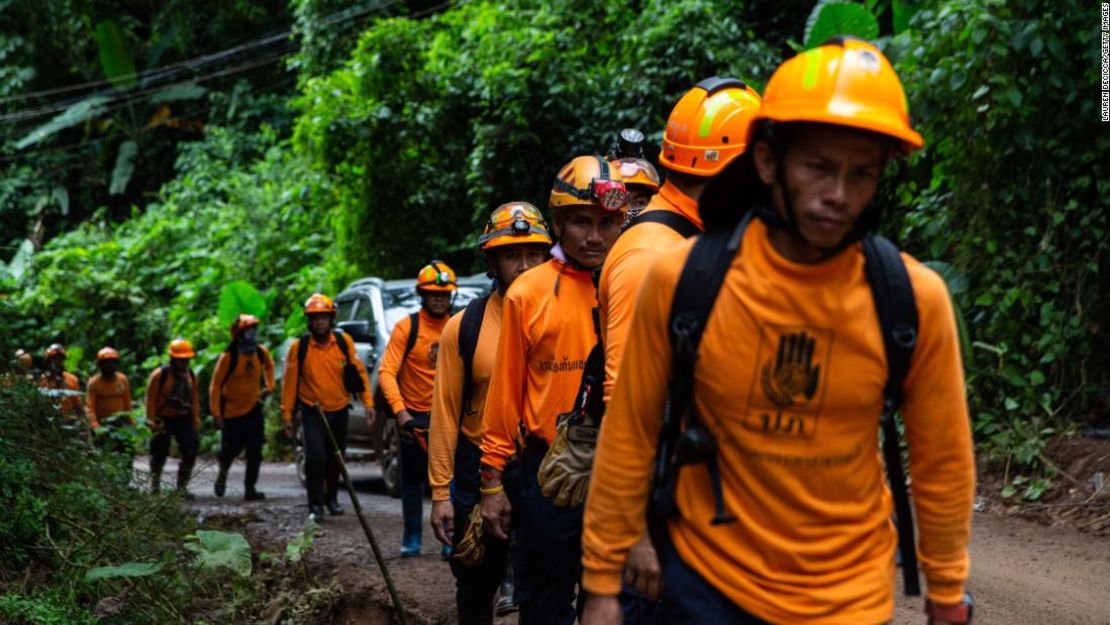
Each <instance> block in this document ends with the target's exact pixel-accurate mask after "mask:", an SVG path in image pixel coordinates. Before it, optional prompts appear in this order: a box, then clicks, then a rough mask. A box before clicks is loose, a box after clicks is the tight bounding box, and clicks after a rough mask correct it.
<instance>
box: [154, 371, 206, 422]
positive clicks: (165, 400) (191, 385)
mask: <svg viewBox="0 0 1110 625" xmlns="http://www.w3.org/2000/svg"><path fill="white" fill-rule="evenodd" d="M163 369H165V370H166V372H165V375H167V376H169V379H167V380H165V381H163V379H162V376H163V373H162V370H163ZM179 382H183V383H184V384H186V385H187V386H186V387H185V389H184V397H185V399H187V401H188V408H182V407H181V402H171V401H170V398H171V396H173V394H174V392H175V391H176V390H177V388H176V387H177V385H178V383H179ZM187 416H192V417H193V427H194V428H199V427H200V395H199V394H198V393H197V380H196V377H194V376H193V375H192V374H191V373H189V372H186V373H185V375H184V376H183V377H181V378H178V377H177V375H176V374H174V372H173V369H171V368H169V366H168V365H167V366H166V367H158V368H157V369H155V370H154V373H151V374H150V380H148V381H147V384H146V418H147V421H150V422H151V423H158V419H159V418H160V417H187Z"/></svg>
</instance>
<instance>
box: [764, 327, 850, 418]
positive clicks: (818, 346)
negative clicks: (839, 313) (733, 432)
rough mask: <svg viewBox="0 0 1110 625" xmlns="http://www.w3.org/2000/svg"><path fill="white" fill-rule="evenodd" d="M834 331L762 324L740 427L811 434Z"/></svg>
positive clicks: (819, 408)
mask: <svg viewBox="0 0 1110 625" xmlns="http://www.w3.org/2000/svg"><path fill="white" fill-rule="evenodd" d="M832 340H833V331H832V330H831V329H829V328H816V327H809V326H776V325H765V326H764V327H763V328H762V330H761V332H760V338H759V351H758V352H756V362H757V366H756V368H755V376H756V380H754V384H752V393H751V396H750V399H749V400H748V409H747V412H746V413H745V415H744V427H745V428H747V429H749V430H752V431H755V432H760V433H763V434H767V435H771V436H786V437H800V438H812V437H813V435H814V434H815V433H816V432H817V416H818V414H819V413H820V411H821V402H822V401H823V400H824V396H825V381H824V372H825V371H827V366H826V365H827V363H828V360H829V353H830V351H831V348H832Z"/></svg>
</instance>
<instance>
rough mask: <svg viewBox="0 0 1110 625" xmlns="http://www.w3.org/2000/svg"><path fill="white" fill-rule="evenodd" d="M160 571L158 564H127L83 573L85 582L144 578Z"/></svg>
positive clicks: (160, 566)
mask: <svg viewBox="0 0 1110 625" xmlns="http://www.w3.org/2000/svg"><path fill="white" fill-rule="evenodd" d="M161 570H162V565H161V564H160V563H153V562H128V563H126V564H121V565H119V566H100V567H97V568H95V569H92V570H90V571H89V572H87V573H85V581H86V582H93V581H96V580H98V579H113V578H116V577H146V576H148V575H153V574H155V573H157V572H158V571H161Z"/></svg>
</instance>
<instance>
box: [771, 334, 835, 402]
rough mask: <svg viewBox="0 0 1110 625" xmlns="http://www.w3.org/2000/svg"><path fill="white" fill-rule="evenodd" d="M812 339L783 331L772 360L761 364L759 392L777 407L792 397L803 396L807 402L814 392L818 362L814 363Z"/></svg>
mask: <svg viewBox="0 0 1110 625" xmlns="http://www.w3.org/2000/svg"><path fill="white" fill-rule="evenodd" d="M815 343H816V341H815V340H814V339H813V338H812V337H811V336H809V335H808V334H806V333H805V332H799V333H797V334H786V335H783V336H782V337H781V338H780V339H779V349H778V354H777V356H776V357H775V362H774V363H773V368H772V363H770V362H768V363H767V364H765V365H763V376H762V383H763V392H764V393H765V394H766V395H767V398H768V399H770V400H771V401H772V402H774V403H775V405H776V406H779V407H780V408H785V407H787V406H791V405H793V404H794V398H795V397H796V396H798V395H799V394H801V395H804V396H805V399H806V400H807V401H808V400H810V399H813V395H814V394H815V393H816V392H817V381H818V379H819V377H820V375H821V365H816V366H814V364H813V350H814V346H815Z"/></svg>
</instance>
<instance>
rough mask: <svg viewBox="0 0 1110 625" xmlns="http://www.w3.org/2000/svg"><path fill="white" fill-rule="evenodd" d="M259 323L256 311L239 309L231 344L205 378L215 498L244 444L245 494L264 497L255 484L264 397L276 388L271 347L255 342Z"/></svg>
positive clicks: (224, 486)
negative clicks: (216, 441)
mask: <svg viewBox="0 0 1110 625" xmlns="http://www.w3.org/2000/svg"><path fill="white" fill-rule="evenodd" d="M258 323H259V321H258V317H255V316H254V315H247V314H240V315H239V316H238V317H236V318H235V321H234V322H232V324H231V343H230V344H229V345H228V347H227V349H226V350H224V352H223V353H222V354H220V358H219V360H217V361H216V370H215V371H214V372H213V373H212V380H211V382H210V383H209V388H208V400H209V401H208V405H209V406H210V409H211V410H212V419H213V421H215V423H216V429H218V430H220V455H219V459H218V460H219V464H220V469H219V473H218V474H217V475H216V482H215V484H214V485H213V489H214V491H215V493H216V496H217V497H223V496H224V492H225V491H226V489H227V472H228V470H229V469H230V468H231V463H233V462H235V458H236V456H238V455H239V452H241V451H243V450H244V449H245V450H246V454H247V471H246V477H245V478H244V480H243V486H244V489H245V490H244V495H243V498H244V499H246V500H247V501H259V500H262V499H265V498H266V495H265V494H264V493H262V492H259V491H258V490H256V489H255V485H256V484H257V483H258V470H259V468H260V467H261V466H262V443H263V441H264V439H265V431H264V430H265V428H264V423H263V419H262V402H263V400H265V399H266V397H268V396H269V395H270V393H272V392H273V391H274V360H273V358H271V357H270V350H268V349H266V348H265V347H264V346H262V345H259V343H258Z"/></svg>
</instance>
